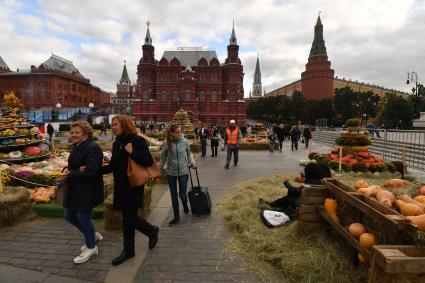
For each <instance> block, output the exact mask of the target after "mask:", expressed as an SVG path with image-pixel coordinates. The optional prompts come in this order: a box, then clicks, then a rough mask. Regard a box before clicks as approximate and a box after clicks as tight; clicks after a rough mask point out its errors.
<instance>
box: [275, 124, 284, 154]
mask: <svg viewBox="0 0 425 283" xmlns="http://www.w3.org/2000/svg"><path fill="white" fill-rule="evenodd" d="M274 131H275V133H276V136H277V140H278V141H279V151H280V152H282V143H283V141H284V140H285V132H284V128H283V124H280V125H279V126H278V127H276V128H274Z"/></svg>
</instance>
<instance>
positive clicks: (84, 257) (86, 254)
mask: <svg viewBox="0 0 425 283" xmlns="http://www.w3.org/2000/svg"><path fill="white" fill-rule="evenodd" d="M98 253H99V251H98V250H97V246H95V247H94V248H93V249H87V248H86V249H85V250H84V251H82V252H81V254H80V255H79V256H77V257H76V258H74V263H76V264H80V263H83V262H86V261H88V260H89V259H90V258H91V257H93V256H95V255H97V254H98Z"/></svg>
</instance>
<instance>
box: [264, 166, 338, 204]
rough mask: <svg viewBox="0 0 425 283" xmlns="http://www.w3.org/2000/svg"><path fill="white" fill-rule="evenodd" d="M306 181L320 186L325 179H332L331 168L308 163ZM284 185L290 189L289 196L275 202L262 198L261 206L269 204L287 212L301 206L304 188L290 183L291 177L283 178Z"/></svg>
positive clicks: (305, 171)
mask: <svg viewBox="0 0 425 283" xmlns="http://www.w3.org/2000/svg"><path fill="white" fill-rule="evenodd" d="M304 175H305V180H304V184H307V185H320V184H321V183H322V179H323V178H328V177H331V173H330V169H329V166H328V165H326V164H322V163H320V164H318V163H315V162H310V163H308V164H307V165H306V166H305V168H304ZM283 184H284V185H285V187H286V188H287V189H288V194H287V195H286V196H284V197H282V198H279V199H277V200H275V201H273V202H268V201H265V200H264V199H262V198H260V199H259V203H260V204H267V205H269V206H270V207H273V208H277V209H282V210H287V209H288V208H292V209H296V208H297V207H298V206H299V202H300V197H301V191H302V189H303V186H300V187H294V186H293V185H292V184H291V183H290V182H289V177H288V176H285V177H283Z"/></svg>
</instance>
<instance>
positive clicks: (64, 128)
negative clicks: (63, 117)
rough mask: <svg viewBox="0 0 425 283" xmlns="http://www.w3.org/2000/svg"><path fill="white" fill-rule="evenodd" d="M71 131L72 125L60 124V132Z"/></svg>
mask: <svg viewBox="0 0 425 283" xmlns="http://www.w3.org/2000/svg"><path fill="white" fill-rule="evenodd" d="M69 130H71V124H59V132H68V131H69Z"/></svg>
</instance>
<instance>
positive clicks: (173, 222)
mask: <svg viewBox="0 0 425 283" xmlns="http://www.w3.org/2000/svg"><path fill="white" fill-rule="evenodd" d="M179 221H180V217H174V219H173V220H171V221H170V222H168V224H170V225H174V224H176V223H177V222H179Z"/></svg>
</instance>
